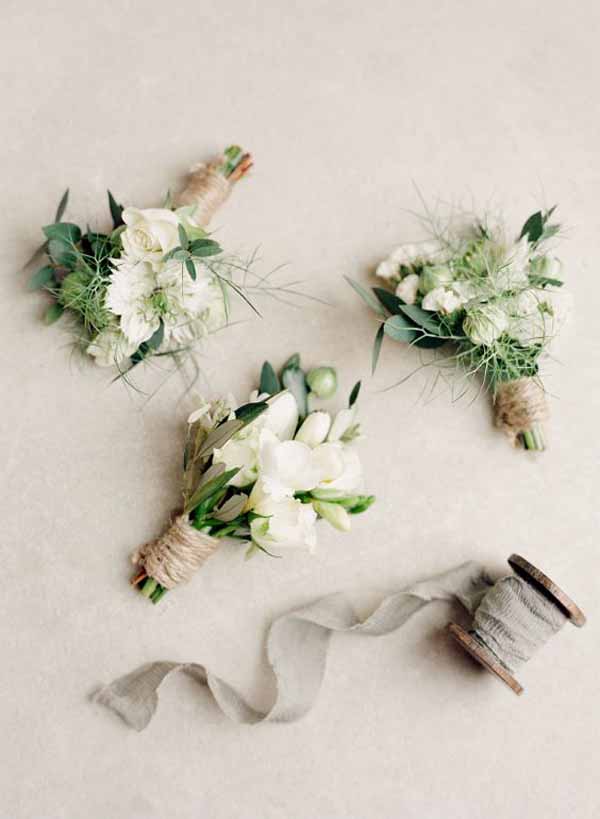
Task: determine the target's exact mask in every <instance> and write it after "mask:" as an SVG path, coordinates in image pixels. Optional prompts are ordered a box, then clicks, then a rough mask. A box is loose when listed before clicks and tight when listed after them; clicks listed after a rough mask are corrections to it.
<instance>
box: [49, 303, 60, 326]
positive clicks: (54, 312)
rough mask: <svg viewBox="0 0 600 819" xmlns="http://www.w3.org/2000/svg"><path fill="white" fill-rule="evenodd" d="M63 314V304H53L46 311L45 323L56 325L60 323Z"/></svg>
mask: <svg viewBox="0 0 600 819" xmlns="http://www.w3.org/2000/svg"><path fill="white" fill-rule="evenodd" d="M63 312H64V307H63V306H62V304H58V303H55V304H51V305H50V307H49V308H48V309H47V310H46V313H45V315H44V321H45V322H46V324H54V322H55V321H58V319H59V318H60V317H61V316H62V314H63Z"/></svg>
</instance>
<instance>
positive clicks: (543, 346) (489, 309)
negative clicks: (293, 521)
mask: <svg viewBox="0 0 600 819" xmlns="http://www.w3.org/2000/svg"><path fill="white" fill-rule="evenodd" d="M554 210H555V209H554V208H551V209H550V210H547V211H537V212H536V213H534V214H533V215H532V216H530V217H529V218H528V219H527V221H526V222H525V224H524V225H523V227H522V229H521V231H520V233H519V234H518V235H517V237H516V239H509V238H507V237H506V235H505V232H504V230H503V229H502V227H500V226H498V225H490V224H488V223H487V222H485V221H478V220H471V221H470V222H469V223H468V224H467V225H466V227H461V228H460V229H454V228H453V227H450V228H448V229H447V230H436V232H435V238H434V239H433V240H431V241H427V242H423V243H422V244H417V245H403V246H401V247H399V248H397V249H396V250H394V251H393V252H392V253H391V254H390V255H389V256H388V257H387V258H386V259H385V260H383V261H382V262H381V263H380V264H379V266H378V267H377V270H376V275H377V276H378V277H379V278H380V279H381V280H382V281H383V282H384V283H385V285H386V286H385V287H374V288H372V291H367V290H365V289H364V288H363V287H361V285H359V284H358V283H357V282H355V281H352V280H349V282H350V284H351V285H352V286H353V287H354V289H355V290H356V291H357V292H358V293H359V295H360V296H361V297H362V298H363V299H364V301H365V302H366V303H367V304H368V305H369V307H371V308H372V309H373V310H374V311H375V312H376V313H377V314H378V316H379V318H380V322H381V324H380V326H379V329H378V331H377V334H376V337H375V344H374V349H373V370H374V369H375V366H376V364H377V359H378V357H379V351H380V349H381V345H382V342H383V340H384V337H386V336H387V337H388V338H391V339H392V340H394V341H399V342H404V343H406V344H408V345H411V346H414V347H417V348H419V349H420V350H422V351H424V356H425V358H424V361H423V364H424V366H427V367H432V366H433V367H435V368H437V369H438V370H439V372H440V374H441V375H442V376H443V377H445V378H448V377H449V376H453V377H456V378H457V379H458V384H459V386H458V390H457V392H463V391H464V383H463V382H464V378H476V379H478V381H479V384H480V385H483V387H484V388H485V389H487V390H489V392H490V393H491V396H492V399H493V402H494V408H495V419H496V425H497V426H498V427H499V428H500V429H501V430H502V431H503V432H505V433H506V435H507V436H508V438H509V439H510V440H511V441H512V442H513V443H515V444H520V445H521V446H522V447H523V448H525V449H528V450H543V449H544V448H545V441H544V432H543V428H542V424H543V422H544V421H545V419H546V417H547V414H548V409H547V403H546V396H545V391H544V387H543V383H542V379H541V375H540V361H541V360H542V358H543V356H544V354H545V353H546V352H547V350H548V347H549V345H550V342H551V341H552V339H553V338H554V336H555V335H556V333H557V330H558V327H559V324H560V318H561V316H560V315H559V310H558V307H559V304H558V299H557V291H558V288H560V287H562V285H563V278H562V267H561V263H560V261H559V260H558V259H557V258H556V257H555V255H554V253H553V250H552V243H551V240H552V238H553V237H554V236H556V234H557V233H558V231H559V227H560V226H559V225H558V224H556V223H554V222H552V221H551V219H552V216H553V213H554Z"/></svg>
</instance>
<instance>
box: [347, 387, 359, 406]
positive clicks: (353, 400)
mask: <svg viewBox="0 0 600 819" xmlns="http://www.w3.org/2000/svg"><path fill="white" fill-rule="evenodd" d="M360 388H361V382H360V381H357V382H356V384H355V385H354V386H353V387H352V392H351V393H350V398H349V399H348V407H349V408H350V409H352V407H353V406H354V405H355V404H356V401H357V399H358V395H359V393H360Z"/></svg>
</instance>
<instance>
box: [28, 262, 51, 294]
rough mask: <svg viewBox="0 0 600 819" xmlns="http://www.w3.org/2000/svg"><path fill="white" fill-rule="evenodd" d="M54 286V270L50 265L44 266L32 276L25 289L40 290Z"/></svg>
mask: <svg viewBox="0 0 600 819" xmlns="http://www.w3.org/2000/svg"><path fill="white" fill-rule="evenodd" d="M53 284H55V280H54V268H53V267H52V265H45V266H44V267H40V269H39V270H38V271H37V272H36V273H34V274H33V276H32V277H31V278H30V279H29V283H28V285H27V287H28V288H29V290H41V289H42V288H44V287H49V286H50V285H53Z"/></svg>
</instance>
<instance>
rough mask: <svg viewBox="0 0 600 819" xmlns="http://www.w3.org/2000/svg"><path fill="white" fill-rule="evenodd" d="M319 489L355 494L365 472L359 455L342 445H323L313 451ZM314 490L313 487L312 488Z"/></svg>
mask: <svg viewBox="0 0 600 819" xmlns="http://www.w3.org/2000/svg"><path fill="white" fill-rule="evenodd" d="M313 454H314V460H315V462H316V467H317V470H318V473H319V482H318V484H317V485H316V486H317V487H318V488H319V489H332V490H339V491H343V492H344V493H353V492H356V491H358V490H359V489H360V487H361V486H362V482H363V472H362V465H361V462H360V458H359V457H358V455H357V453H356V452H355V451H354V450H353V449H351V448H350V447H348V446H344V445H343V444H341V443H326V444H321V445H320V446H318V447H316V448H315V449H314V450H313ZM311 488H312V487H311Z"/></svg>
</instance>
